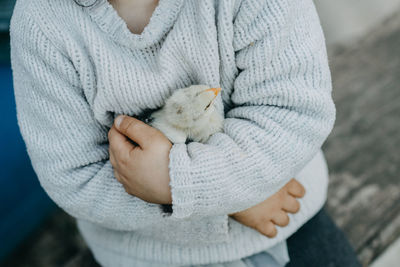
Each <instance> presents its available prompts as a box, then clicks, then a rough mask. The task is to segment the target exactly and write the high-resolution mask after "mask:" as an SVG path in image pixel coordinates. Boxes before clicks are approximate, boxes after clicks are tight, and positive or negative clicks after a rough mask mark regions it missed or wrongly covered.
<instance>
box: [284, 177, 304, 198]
mask: <svg viewBox="0 0 400 267" xmlns="http://www.w3.org/2000/svg"><path fill="white" fill-rule="evenodd" d="M287 191H288V193H289V194H291V195H292V196H294V197H298V198H301V197H303V196H304V194H305V193H306V190H305V188H304V186H303V185H302V184H300V183H299V182H298V181H297V180H295V179H292V180H291V181H290V182H289V183H288V185H287Z"/></svg>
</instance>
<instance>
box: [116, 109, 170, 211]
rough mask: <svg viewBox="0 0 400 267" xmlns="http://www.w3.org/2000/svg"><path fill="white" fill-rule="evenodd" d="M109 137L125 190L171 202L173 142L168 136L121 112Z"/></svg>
mask: <svg viewBox="0 0 400 267" xmlns="http://www.w3.org/2000/svg"><path fill="white" fill-rule="evenodd" d="M120 118H122V121H119V119H120ZM118 123H119V126H118ZM108 139H109V142H110V146H109V152H110V162H111V164H112V166H113V167H114V174H115V177H116V178H117V180H118V181H119V182H120V183H121V184H122V185H123V186H124V188H125V190H126V192H127V193H129V194H131V195H134V196H136V197H138V198H140V199H142V200H144V201H146V202H149V203H156V204H171V203H172V197H171V189H170V186H169V182H170V178H169V170H168V164H169V151H170V149H171V147H172V143H171V142H170V141H169V140H168V138H167V137H166V136H165V135H164V134H163V133H162V132H160V131H159V130H157V129H156V128H153V127H151V126H149V125H147V124H146V123H144V122H142V121H140V120H137V119H135V118H133V117H129V116H119V117H117V119H116V120H115V121H114V125H113V126H112V128H111V129H110V131H109V132H108ZM129 139H131V140H133V141H134V142H135V143H137V144H138V145H134V144H132V143H131V142H130V141H129Z"/></svg>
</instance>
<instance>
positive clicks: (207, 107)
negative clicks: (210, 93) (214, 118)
mask: <svg viewBox="0 0 400 267" xmlns="http://www.w3.org/2000/svg"><path fill="white" fill-rule="evenodd" d="M210 105H211V102H210V103H208V105H207V106H206V108H205V109H204V110H207V109H208V108H209V107H210Z"/></svg>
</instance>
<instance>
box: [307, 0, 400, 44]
mask: <svg viewBox="0 0 400 267" xmlns="http://www.w3.org/2000/svg"><path fill="white" fill-rule="evenodd" d="M314 2H315V5H316V6H317V10H318V13H319V15H320V19H321V23H322V26H323V28H324V32H325V36H326V40H327V44H328V45H333V44H341V45H347V44H349V43H352V42H354V41H356V40H358V39H359V38H360V37H362V36H363V35H365V34H367V33H368V32H369V31H370V30H371V29H372V28H373V27H375V26H376V25H378V24H379V23H381V22H382V21H383V20H385V19H386V18H387V17H389V16H390V15H392V14H393V13H394V12H395V11H396V10H397V9H398V8H399V7H400V0H314Z"/></svg>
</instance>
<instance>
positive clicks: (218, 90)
mask: <svg viewBox="0 0 400 267" xmlns="http://www.w3.org/2000/svg"><path fill="white" fill-rule="evenodd" d="M208 91H213V92H214V95H215V96H217V95H218V93H219V92H221V88H210V89H207V90H205V92H208Z"/></svg>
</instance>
